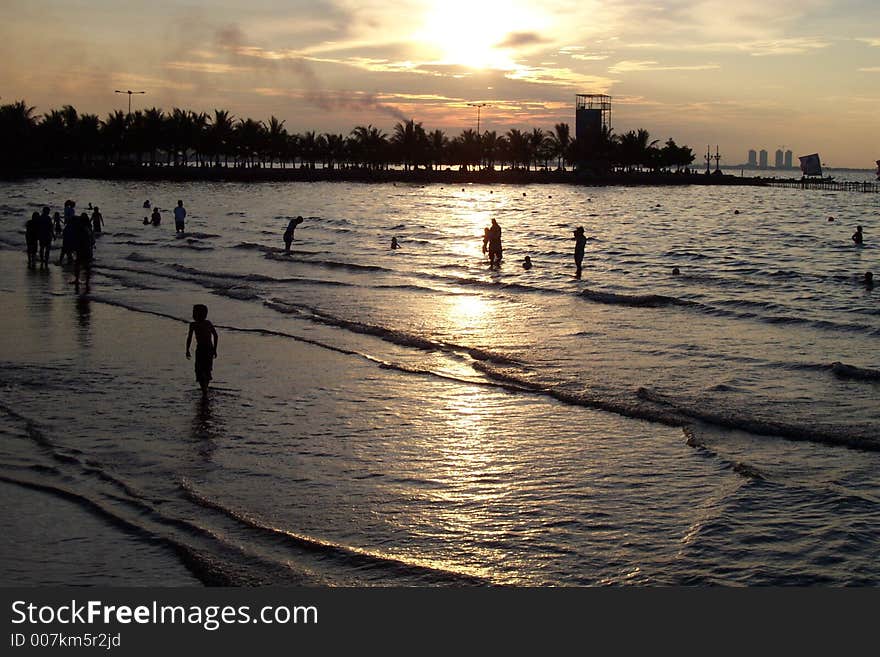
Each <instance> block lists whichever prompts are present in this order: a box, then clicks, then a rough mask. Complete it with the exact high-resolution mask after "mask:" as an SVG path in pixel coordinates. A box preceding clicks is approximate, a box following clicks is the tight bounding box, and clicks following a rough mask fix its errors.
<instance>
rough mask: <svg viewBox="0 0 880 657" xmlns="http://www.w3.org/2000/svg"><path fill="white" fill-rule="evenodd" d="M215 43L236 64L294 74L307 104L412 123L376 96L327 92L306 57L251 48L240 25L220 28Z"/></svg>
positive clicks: (329, 109) (330, 110)
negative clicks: (362, 112) (374, 112)
mask: <svg viewBox="0 0 880 657" xmlns="http://www.w3.org/2000/svg"><path fill="white" fill-rule="evenodd" d="M215 42H216V44H217V45H218V46H219V47H220V48H221V50H222V51H223V52H225V53H226V55H227V57H228V58H229V59H231V60H232V62H233V63H235V64H242V63H247V64H248V65H257V66H261V67H262V68H264V69H266V70H268V71H270V72H273V73H283V72H288V73H292V74H293V75H294V76H295V77H296V78H297V80H298V83H299V84H300V85H301V87H302V89H303V98H304V99H305V100H306V102H308V103H309V104H311V105H314V106H315V107H317V108H319V109H321V110H324V111H325V112H334V111H342V110H355V111H365V110H374V111H377V112H381V113H383V114H387V115H389V116H392V117H394V118H396V119H398V120H401V121H407V120H408V117H406V115H404V113H403V112H401V111H400V110H399V109H398V108H397V107H394V106H393V105H389V104H388V103H383V102H380V101H379V100H378V99H377V98H376V96H375V94H371V93H363V92H337V91H331V90H329V89H326V88H325V85H324V84H323V82H322V80H321V78H320V77H319V76H318V74H317V73H315V70H314V69H313V68H312V66H311V64H310V63H309V62H308V61H307V60H306V59H305V58H303V57H298V56H295V55H292V54H290V53H289V52H276V51H271V50H266V49H265V48H262V47H260V46H252V45H247V39H246V37H245V34H244V32H243V31H242V30H241V28H239V27H238V26H237V25H226V26H224V27H222V28H220V29H218V30H217V31H216V34H215Z"/></svg>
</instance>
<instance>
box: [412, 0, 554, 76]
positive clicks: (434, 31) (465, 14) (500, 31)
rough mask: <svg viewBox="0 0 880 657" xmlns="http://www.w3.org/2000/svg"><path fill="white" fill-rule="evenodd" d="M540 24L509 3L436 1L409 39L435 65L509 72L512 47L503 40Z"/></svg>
mask: <svg viewBox="0 0 880 657" xmlns="http://www.w3.org/2000/svg"><path fill="white" fill-rule="evenodd" d="M542 22H543V21H541V20H540V17H539V16H538V15H537V13H536V11H535V10H533V9H527V8H525V7H520V6H517V5H516V4H515V3H511V2H510V1H509V0H507V1H504V0H436V1H435V2H434V3H433V4H432V6H431V7H429V8H428V10H427V12H426V14H425V22H424V25H423V26H422V28H421V29H420V30H419V31H418V32H416V34H415V35H413V39H414V40H415V41H416V42H417V43H418V44H419V45H420V46H422V47H423V48H426V49H428V50H430V51H431V52H432V53H436V55H437V63H438V64H450V65H459V66H467V67H469V68H475V69H496V70H502V71H510V70H514V69H515V68H516V62H515V57H516V48H515V47H513V46H510V45H507V44H505V43H504V42H505V40H507V39H508V38H509V36H510V35H511V34H517V33H523V32H531V31H534V30H535V29H536V26H537V25H539V24H540V23H542Z"/></svg>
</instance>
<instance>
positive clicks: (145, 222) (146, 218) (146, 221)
mask: <svg viewBox="0 0 880 657" xmlns="http://www.w3.org/2000/svg"><path fill="white" fill-rule="evenodd" d="M149 225H150V218H149V217H144V226H149Z"/></svg>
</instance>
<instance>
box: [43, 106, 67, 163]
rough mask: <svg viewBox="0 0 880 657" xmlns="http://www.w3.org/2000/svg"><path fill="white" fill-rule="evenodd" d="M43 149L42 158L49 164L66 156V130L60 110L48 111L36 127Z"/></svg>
mask: <svg viewBox="0 0 880 657" xmlns="http://www.w3.org/2000/svg"><path fill="white" fill-rule="evenodd" d="M36 132H37V134H38V135H39V138H40V142H41V143H42V147H43V156H44V157H45V158H46V159H47V160H48V161H49V162H56V161H57V160H58V158H59V157H63V156H64V155H66V153H67V150H68V144H67V130H66V129H65V126H64V115H63V114H62V113H61V111H60V110H54V109H53V110H50V111H49V112H48V113H47V114H44V115H43V120H42V121H40V123H39V125H37V126H36Z"/></svg>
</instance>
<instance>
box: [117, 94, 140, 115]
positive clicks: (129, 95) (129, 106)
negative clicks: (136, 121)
mask: <svg viewBox="0 0 880 657" xmlns="http://www.w3.org/2000/svg"><path fill="white" fill-rule="evenodd" d="M113 93H115V94H128V113H129V114H131V95H132V94H145V93H147V92H146V91H131V90H130V89H129V90H128V91H119V89H116V90H115V91H114V92H113Z"/></svg>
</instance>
